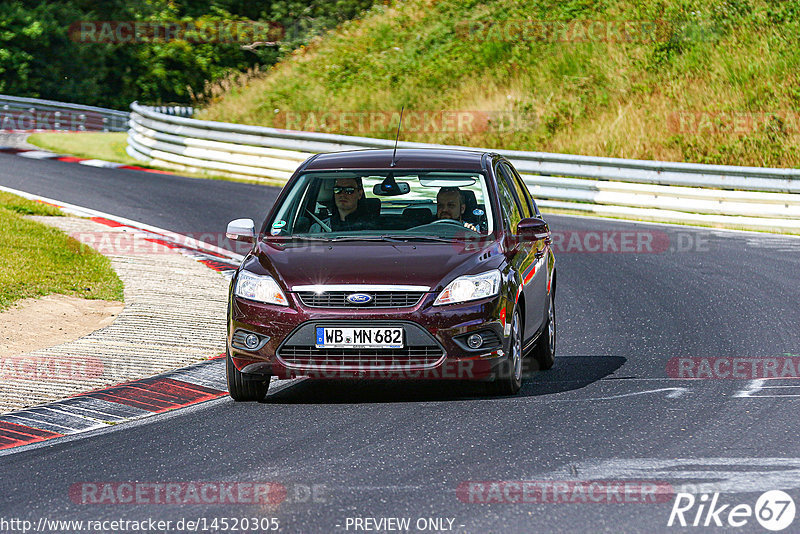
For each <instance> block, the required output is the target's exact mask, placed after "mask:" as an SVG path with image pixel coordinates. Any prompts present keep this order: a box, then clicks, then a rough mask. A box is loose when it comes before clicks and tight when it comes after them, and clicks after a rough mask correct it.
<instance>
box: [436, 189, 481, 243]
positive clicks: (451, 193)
mask: <svg viewBox="0 0 800 534" xmlns="http://www.w3.org/2000/svg"><path fill="white" fill-rule="evenodd" d="M465 209H466V205H465V204H464V196H463V195H462V194H461V189H459V188H458V187H442V188H441V189H439V193H438V194H437V195H436V218H437V219H439V220H443V219H452V220H454V221H458V222H460V223H461V224H463V225H464V228H469V229H470V230H473V231H475V232H477V231H478V228H477V227H476V226H475V225H474V224H470V223H468V222H464V220H463V219H462V217H463V216H464V210H465Z"/></svg>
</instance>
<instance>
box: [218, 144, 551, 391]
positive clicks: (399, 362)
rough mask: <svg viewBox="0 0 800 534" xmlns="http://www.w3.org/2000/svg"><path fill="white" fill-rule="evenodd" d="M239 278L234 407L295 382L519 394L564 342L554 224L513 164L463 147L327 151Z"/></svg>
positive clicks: (252, 233) (273, 218)
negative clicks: (273, 382) (420, 383)
mask: <svg viewBox="0 0 800 534" xmlns="http://www.w3.org/2000/svg"><path fill="white" fill-rule="evenodd" d="M227 235H228V237H229V238H231V239H236V240H240V241H247V242H251V243H252V244H253V248H252V249H251V250H250V252H249V253H248V254H247V256H246V257H245V259H244V261H243V262H242V264H241V266H240V267H239V269H238V270H237V271H236V273H235V274H234V277H233V279H232V281H231V288H230V297H229V301H228V338H227V380H228V389H229V392H230V395H231V397H233V399H235V400H242V401H244V400H251V401H254V400H260V399H262V398H264V396H265V395H266V393H267V389H268V386H269V380H270V378H271V376H273V375H275V376H278V377H281V378H290V377H299V376H308V377H312V378H336V379H342V378H376V379H455V380H479V381H483V382H486V384H487V389H488V391H489V392H490V393H493V394H504V395H510V394H514V393H516V392H517V391H518V390H519V389H520V387H521V383H522V379H523V376H524V373H523V359H525V358H527V359H525V362H527V363H526V365H525V367H526V370H528V369H531V370H537V369H539V370H543V369H549V368H550V367H552V365H553V363H554V357H555V345H556V315H555V293H556V270H555V257H554V255H553V252H552V250H551V247H550V239H551V238H550V231H549V228H548V226H547V223H546V222H545V221H544V220H543V219H542V217H541V214H540V213H539V210H538V208H537V206H536V203H535V202H534V201H533V199H532V198H531V196H530V194H529V193H528V190H527V188H526V187H525V184H524V183H523V181H522V179H521V178H520V176H519V174H518V173H517V171H516V170H515V169H514V167H513V166H512V165H511V163H509V161H508V160H506V159H504V158H503V157H502V156H500V155H497V154H491V153H482V152H472V151H460V150H436V149H427V150H412V149H405V150H397V151H396V153H394V152H393V151H392V150H361V151H353V152H338V153H329V154H319V155H316V156H313V157H311V158H309V159H308V160H307V161H306V162H305V163H303V164H302V165H301V166H300V167H299V168H298V169H297V171H296V172H295V173H294V175H293V176H292V177H291V178H290V179H289V181H288V183H287V184H286V186H285V187H284V189H283V191H282V192H281V194H280V195H279V197H278V199H277V201H276V202H275V205H274V206H273V208H272V210H271V211H270V213H269V215H268V216H267V218H266V219H265V220H264V222H263V224H262V225H261V226H260V228H259V229H258V231H256V228H255V224H254V222H253V221H252V220H250V219H237V220H235V221H232V222H231V223H230V224H229V225H228V230H227Z"/></svg>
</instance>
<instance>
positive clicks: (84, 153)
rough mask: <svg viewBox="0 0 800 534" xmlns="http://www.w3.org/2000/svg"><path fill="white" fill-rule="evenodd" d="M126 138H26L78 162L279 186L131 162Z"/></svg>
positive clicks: (62, 134)
mask: <svg viewBox="0 0 800 534" xmlns="http://www.w3.org/2000/svg"><path fill="white" fill-rule="evenodd" d="M127 137H128V134H127V133H125V132H57V133H52V132H47V133H36V134H32V135H30V136H29V137H28V142H29V143H30V144H32V145H35V146H37V147H39V148H41V149H44V150H50V151H52V152H57V153H59V154H67V155H70V156H76V157H79V158H88V159H100V160H103V161H111V162H114V163H122V164H124V165H135V166H137V167H144V168H146V169H156V170H160V171H169V172H172V173H175V174H179V175H181V176H187V177H189V178H207V179H210V180H228V181H231V182H243V183H252V184H263V185H283V182H280V181H278V180H274V181H273V180H270V181H266V182H263V181H259V180H255V179H253V180H248V179H247V178H241V177H235V176H226V175H222V174H211V173H208V174H207V173H197V172H190V171H184V170H176V169H170V168H168V167H160V166H157V165H148V164H147V163H144V162H142V161H139V160H138V159H134V158H132V157H130V156H129V155H128V153H127V152H125V147H127V146H128V142H127Z"/></svg>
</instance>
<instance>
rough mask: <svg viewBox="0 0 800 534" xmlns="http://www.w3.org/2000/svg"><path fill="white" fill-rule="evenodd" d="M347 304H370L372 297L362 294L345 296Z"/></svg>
mask: <svg viewBox="0 0 800 534" xmlns="http://www.w3.org/2000/svg"><path fill="white" fill-rule="evenodd" d="M347 302H350V303H352V304H366V303H368V302H372V296H371V295H366V294H364V293H353V294H352V295H348V296H347Z"/></svg>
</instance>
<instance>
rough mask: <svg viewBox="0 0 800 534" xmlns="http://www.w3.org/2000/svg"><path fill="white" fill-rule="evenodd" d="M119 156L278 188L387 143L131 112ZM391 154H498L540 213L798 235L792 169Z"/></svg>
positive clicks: (534, 155) (797, 176) (796, 176)
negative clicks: (300, 170)
mask: <svg viewBox="0 0 800 534" xmlns="http://www.w3.org/2000/svg"><path fill="white" fill-rule="evenodd" d="M131 110H132V112H131V121H130V126H131V129H130V130H129V132H128V148H127V151H128V154H129V155H131V156H132V157H134V158H136V159H139V160H142V161H147V162H149V163H151V164H154V165H158V166H164V167H171V168H176V169H179V170H190V171H195V172H197V171H201V172H211V173H218V174H228V175H232V176H238V177H245V178H249V179H255V180H262V181H271V182H274V181H285V180H286V179H288V178H289V176H291V174H292V173H293V172H294V170H295V169H296V168H297V166H298V165H299V164H300V163H301V162H302V161H304V160H305V159H306V158H308V157H310V156H311V155H312V154H314V153H318V152H333V151H340V150H358V149H364V148H392V147H394V141H391V140H386V139H373V138H368V137H355V136H346V135H336V134H323V133H315V132H300V131H291V130H279V129H276V128H265V127H259V126H249V125H242V124H231V123H223V122H214V121H203V120H196V119H192V118H189V117H187V116H174V115H168V114H165V113H161V112H159V111H157V110H155V109H153V108H149V107H146V106H141V105H139V104H138V103H135V102H134V103H133V104H132V105H131ZM398 147H401V148H462V149H467V150H485V151H492V152H498V153H500V154H503V155H504V156H506V157H507V158H509V159H510V160H511V161H512V163H514V165H515V167H516V168H517V170H519V172H520V173H521V174H522V176H523V179H524V180H525V183H526V184H527V185H528V188H529V189H530V191H531V193H532V194H533V195H534V197H535V198H536V199H537V202H538V204H539V205H540V206H542V207H544V208H560V209H569V210H577V211H581V212H585V213H590V214H597V215H604V216H614V217H618V216H623V217H635V218H638V219H642V220H657V221H669V222H681V223H688V224H704V225H718V226H727V227H731V226H733V227H750V228H757V229H762V230H770V231H792V232H800V169H768V168H760V167H735V166H726V165H702V164H692V163H672V162H662V161H648V160H628V159H619V158H598V157H589V156H574V155H569V154H551V153H545V152H521V151H507V150H492V149H484V148H474V147H461V146H449V145H435V144H427V143H411V142H402V141H401V142H400V143H398Z"/></svg>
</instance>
